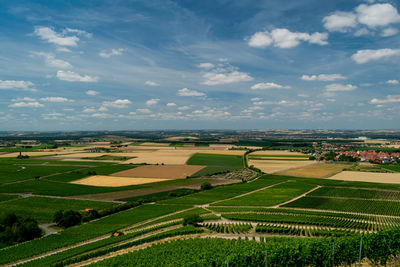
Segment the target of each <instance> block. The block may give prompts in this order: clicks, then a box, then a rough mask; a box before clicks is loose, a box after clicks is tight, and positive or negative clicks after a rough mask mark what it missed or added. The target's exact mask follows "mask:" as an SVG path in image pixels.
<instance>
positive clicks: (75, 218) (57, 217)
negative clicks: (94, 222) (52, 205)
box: [54, 210, 82, 228]
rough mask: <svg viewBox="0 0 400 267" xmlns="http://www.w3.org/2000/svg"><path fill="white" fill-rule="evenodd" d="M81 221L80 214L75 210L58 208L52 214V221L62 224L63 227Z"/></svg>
mask: <svg viewBox="0 0 400 267" xmlns="http://www.w3.org/2000/svg"><path fill="white" fill-rule="evenodd" d="M81 221H82V215H81V214H80V213H79V212H77V211H73V210H67V211H62V210H59V211H57V212H56V213H55V214H54V222H55V223H57V225H59V226H62V227H64V228H68V227H71V226H74V225H77V224H80V223H81Z"/></svg>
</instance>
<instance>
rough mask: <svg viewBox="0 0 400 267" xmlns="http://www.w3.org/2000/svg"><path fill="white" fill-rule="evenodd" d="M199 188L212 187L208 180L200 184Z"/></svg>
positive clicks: (206, 188) (207, 188)
mask: <svg viewBox="0 0 400 267" xmlns="http://www.w3.org/2000/svg"><path fill="white" fill-rule="evenodd" d="M200 188H201V190H209V189H212V188H213V186H212V185H211V184H210V182H204V183H202V184H201V187H200Z"/></svg>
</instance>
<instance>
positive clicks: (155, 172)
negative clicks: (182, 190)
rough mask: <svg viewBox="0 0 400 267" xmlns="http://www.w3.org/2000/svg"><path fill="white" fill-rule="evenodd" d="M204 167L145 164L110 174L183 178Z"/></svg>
mask: <svg viewBox="0 0 400 267" xmlns="http://www.w3.org/2000/svg"><path fill="white" fill-rule="evenodd" d="M204 167H205V166H199V165H145V166H140V167H137V168H133V169H130V170H125V171H120V172H117V173H113V174H112V175H113V176H119V177H139V178H164V179H184V178H186V177H187V176H191V175H192V174H194V173H196V172H198V171H200V170H201V169H203V168H204Z"/></svg>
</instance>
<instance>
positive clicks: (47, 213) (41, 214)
mask: <svg viewBox="0 0 400 267" xmlns="http://www.w3.org/2000/svg"><path fill="white" fill-rule="evenodd" d="M113 205H116V204H115V203H112V202H100V201H89V200H75V199H61V198H48V197H27V198H19V199H16V200H13V201H7V202H6V203H1V202H0V213H11V212H12V213H15V214H16V215H19V216H22V217H31V218H34V219H35V220H37V221H38V222H39V223H49V222H52V221H53V215H54V213H55V212H56V211H58V210H76V211H80V210H84V209H102V208H107V207H111V206H113Z"/></svg>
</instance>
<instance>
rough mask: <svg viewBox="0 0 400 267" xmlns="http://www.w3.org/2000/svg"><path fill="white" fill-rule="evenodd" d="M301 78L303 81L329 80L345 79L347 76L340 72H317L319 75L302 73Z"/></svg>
mask: <svg viewBox="0 0 400 267" xmlns="http://www.w3.org/2000/svg"><path fill="white" fill-rule="evenodd" d="M301 79H302V80H304V81H323V82H331V81H335V80H345V79H347V77H345V76H343V75H341V74H319V75H303V76H301Z"/></svg>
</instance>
